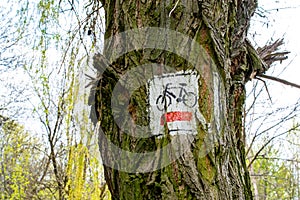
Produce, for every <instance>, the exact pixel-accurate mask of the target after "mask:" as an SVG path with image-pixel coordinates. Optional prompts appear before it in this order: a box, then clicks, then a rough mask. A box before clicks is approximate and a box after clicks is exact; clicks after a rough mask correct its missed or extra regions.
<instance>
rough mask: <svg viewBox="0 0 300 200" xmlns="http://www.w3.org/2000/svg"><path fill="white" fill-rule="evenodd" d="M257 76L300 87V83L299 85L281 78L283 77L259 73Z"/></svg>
mask: <svg viewBox="0 0 300 200" xmlns="http://www.w3.org/2000/svg"><path fill="white" fill-rule="evenodd" d="M256 76H258V77H261V78H265V79H269V80H272V81H277V82H279V83H283V84H285V85H289V86H292V87H295V88H298V89H300V85H298V84H296V83H292V82H289V81H286V80H284V79H281V78H277V77H274V76H269V75H265V74H257V75H256Z"/></svg>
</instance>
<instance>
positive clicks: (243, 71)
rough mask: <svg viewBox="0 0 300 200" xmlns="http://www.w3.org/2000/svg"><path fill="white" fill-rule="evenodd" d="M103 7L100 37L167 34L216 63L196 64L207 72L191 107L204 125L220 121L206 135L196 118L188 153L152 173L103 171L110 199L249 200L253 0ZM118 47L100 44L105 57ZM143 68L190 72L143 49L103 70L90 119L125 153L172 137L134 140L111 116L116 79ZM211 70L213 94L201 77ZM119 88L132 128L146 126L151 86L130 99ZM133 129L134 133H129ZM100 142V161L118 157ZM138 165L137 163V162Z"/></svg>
mask: <svg viewBox="0 0 300 200" xmlns="http://www.w3.org/2000/svg"><path fill="white" fill-rule="evenodd" d="M101 3H102V5H103V6H104V9H105V22H106V32H105V39H106V40H108V38H110V37H112V36H114V35H116V34H119V33H122V32H124V31H127V30H131V29H139V28H144V27H159V28H164V29H170V30H173V31H176V32H180V33H182V34H183V35H186V36H188V37H189V38H191V39H193V40H194V41H196V42H197V43H198V44H200V45H201V46H202V47H203V49H204V50H205V53H206V54H207V55H209V56H210V57H211V58H212V60H213V63H215V65H216V68H215V69H214V67H213V64H211V63H209V62H207V61H205V62H203V63H204V64H203V63H201V65H202V64H203V65H207V66H206V68H205V69H206V70H207V71H204V72H203V73H202V72H201V73H202V74H200V78H199V81H198V83H197V82H195V83H194V84H195V85H198V86H197V87H199V89H198V98H197V100H198V101H197V104H199V109H200V111H201V113H202V115H203V117H204V118H205V120H206V121H207V122H208V123H214V124H219V125H218V128H216V125H213V126H214V127H213V128H212V132H209V128H207V127H205V125H204V124H203V123H201V122H199V121H197V135H196V139H195V140H194V141H192V143H191V144H189V147H188V151H187V152H186V153H184V154H183V155H181V156H180V157H179V158H178V159H176V160H174V161H172V162H171V163H170V164H169V165H168V166H165V167H162V168H158V169H157V170H154V171H150V170H149V171H148V172H146V173H132V172H128V171H127V172H126V171H125V172H124V171H122V170H118V169H120V168H119V167H120V166H105V178H106V181H107V184H108V186H109V190H110V191H111V194H112V197H113V199H128V200H131V199H172V200H174V199H226V200H229V199H233V200H236V199H253V197H252V192H251V183H250V178H249V174H248V169H247V167H246V163H245V151H244V137H245V136H244V132H243V131H244V130H243V106H244V103H245V83H246V82H247V81H248V80H249V79H250V76H251V75H253V73H255V72H257V71H260V70H263V69H262V66H263V65H262V63H261V61H260V59H259V57H258V56H257V53H256V51H255V50H254V49H253V48H252V47H251V45H250V44H249V42H248V41H247V39H246V35H247V30H248V27H249V23H250V18H251V16H252V15H253V13H254V10H255V9H256V6H257V5H256V0H234V1H233V0H229V1H227V0H226V1H225V0H165V1H158V0H148V1H144V0H136V1H121V0H115V1H105V0H103V1H101ZM121 39H124V40H126V38H121ZM150 39H153V38H150ZM157 39H159V38H157ZM137 40H138V38H137ZM146 40H147V39H146ZM182 45H185V44H182ZM187 45H188V44H187ZM119 46H122V40H118V39H117V40H112V42H110V43H106V44H105V46H104V53H103V54H104V55H106V54H110V53H109V52H110V51H111V49H114V48H117V47H119ZM190 48H193V47H192V46H190ZM199 56H200V55H199ZM108 62H112V61H111V60H109V61H108ZM103 63H105V62H104V61H103V58H101V56H100V55H96V56H95V57H94V65H95V67H96V68H98V69H100V70H101V69H104V67H105V66H104V64H103ZM149 63H156V64H161V65H166V66H170V67H171V68H173V69H174V70H175V71H182V70H188V69H193V67H192V66H191V63H189V62H188V61H187V60H186V59H184V58H182V57H181V56H179V55H176V54H175V53H172V52H168V51H165V50H162V49H147V48H145V49H137V50H135V51H131V52H127V53H126V54H124V55H121V56H120V57H118V58H117V59H116V60H115V61H113V63H112V64H111V65H109V66H108V67H106V68H105V70H103V71H102V72H101V73H102V76H101V78H102V79H101V80H100V81H99V83H98V87H97V91H96V104H95V105H96V107H95V109H96V115H97V118H98V120H99V123H100V127H101V129H102V130H103V132H104V133H105V137H107V138H108V139H109V140H110V141H111V142H113V143H114V144H115V145H116V146H118V147H120V148H121V149H123V150H128V151H132V152H147V151H152V150H154V149H156V148H159V147H163V146H164V145H166V144H167V142H168V141H169V140H170V138H172V137H176V136H170V134H169V132H168V130H167V131H165V132H164V134H166V135H168V137H156V136H154V137H150V138H135V137H132V136H130V135H128V134H126V133H125V131H124V130H123V129H122V128H120V127H119V126H118V125H117V123H116V121H118V119H117V118H118V117H115V116H114V114H113V113H112V110H111V101H117V103H118V102H121V101H122V98H121V97H120V99H117V100H116V99H113V98H112V91H113V89H114V86H115V85H116V84H117V82H118V80H119V79H120V77H121V76H122V75H124V74H125V73H127V72H128V71H129V70H131V69H134V68H135V67H137V66H141V65H145V64H149ZM149 73H151V72H149ZM213 73H217V76H218V77H220V84H221V86H220V88H219V89H218V90H214V89H211V88H210V87H211V83H212V82H213V80H212V79H211V80H207V79H209V78H211V77H212V75H211V74H213ZM137 76H138V75H137ZM143 76H144V75H143ZM187 76H188V75H187ZM148 83H149V81H148ZM120 91H122V92H123V93H122V92H121V93H122V95H121V96H123V97H126V98H128V96H130V103H129V106H128V107H127V111H128V112H129V113H130V115H131V117H132V121H131V122H130V123H133V124H137V125H149V123H150V122H149V120H150V119H149V117H148V115H149V113H148V112H150V111H149V106H151V105H149V102H148V101H149V97H148V95H149V88H147V87H146V86H142V87H140V88H139V89H137V90H135V91H134V92H133V93H132V94H130V93H129V92H128V91H126V88H125V89H124V91H123V90H120ZM222 95H224V96H222ZM126 98H125V99H126ZM170 98H172V97H170ZM221 98H222V99H221ZM223 98H224V99H223ZM220 99H221V100H220ZM157 101H158V100H157ZM178 101H179V100H178ZM214 101H222V102H223V103H224V109H223V111H222V112H223V113H221V115H222V116H223V117H221V118H217V117H216V116H214V113H217V112H216V111H215V110H217V109H220V108H214V106H215V105H216V104H214ZM120 112H121V111H120ZM212 113H213V114H212ZM114 117H115V118H114ZM214 117H215V121H214V120H213V119H212V118H214ZM216 120H217V121H216ZM125 121H126V120H125ZM125 121H124V122H123V123H126V122H125ZM200 121H201V120H200ZM128 123H129V122H128ZM220 124H221V125H220ZM165 129H168V126H165ZM131 131H132V133H131V134H134V132H135V129H132V130H131ZM169 131H170V130H169ZM153 134H154V135H155V134H157V133H153ZM208 134H212V135H213V138H216V139H215V140H214V147H213V148H212V149H211V150H210V151H209V152H207V154H205V155H204V156H199V152H201V145H203V142H205V141H204V139H203V138H204V137H205V136H207V135H208ZM99 139H100V141H99V145H100V149H102V150H101V153H102V154H101V155H102V158H103V160H114V159H119V158H120V157H118V156H117V155H116V154H111V153H109V149H107V152H105V151H103V148H108V147H107V144H106V143H105V142H104V141H105V140H104V138H103V136H100V138H99ZM160 156H161V157H163V156H164V155H163V154H158V155H157V158H156V159H160V158H159V157H160ZM162 159H164V158H162ZM124 162H125V161H124ZM128 162H131V161H128ZM125 163H126V162H125ZM128 164H131V163H128ZM136 165H143V163H141V162H138V161H137V163H136Z"/></svg>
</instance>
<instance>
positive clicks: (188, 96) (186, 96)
mask: <svg viewBox="0 0 300 200" xmlns="http://www.w3.org/2000/svg"><path fill="white" fill-rule="evenodd" d="M170 85H172V83H167V84H166V86H165V87H164V90H163V92H162V94H161V95H159V96H158V97H157V99H156V106H157V109H158V110H160V111H163V110H166V108H167V107H169V106H170V105H171V104H172V100H173V99H174V100H176V102H178V103H180V102H182V103H183V104H184V105H186V106H187V107H189V108H192V107H194V106H195V105H196V103H197V95H196V94H195V93H193V92H187V91H186V89H185V88H184V87H186V86H187V84H186V83H179V85H180V86H170ZM174 89H179V96H176V95H175V94H174V93H173V92H171V91H170V90H174Z"/></svg>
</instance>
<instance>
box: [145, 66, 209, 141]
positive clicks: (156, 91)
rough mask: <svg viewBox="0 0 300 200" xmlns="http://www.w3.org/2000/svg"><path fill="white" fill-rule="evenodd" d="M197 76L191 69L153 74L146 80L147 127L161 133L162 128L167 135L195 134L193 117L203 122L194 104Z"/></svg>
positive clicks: (196, 104)
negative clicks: (158, 74)
mask: <svg viewBox="0 0 300 200" xmlns="http://www.w3.org/2000/svg"><path fill="white" fill-rule="evenodd" d="M198 80H199V76H198V75H197V73H195V72H193V71H192V70H189V71H180V72H176V73H170V74H164V75H161V76H155V77H154V78H153V79H151V80H149V81H148V85H149V94H148V98H149V103H150V108H149V116H150V129H151V131H152V134H153V135H158V136H162V135H163V133H164V128H165V127H166V126H167V128H168V129H169V131H170V134H171V135H176V134H197V127H196V118H197V119H198V120H199V121H200V122H201V123H202V124H203V125H205V124H206V122H205V119H204V117H203V115H202V114H201V113H200V111H199V105H198V99H199V98H198V93H199V90H198V87H199V86H198Z"/></svg>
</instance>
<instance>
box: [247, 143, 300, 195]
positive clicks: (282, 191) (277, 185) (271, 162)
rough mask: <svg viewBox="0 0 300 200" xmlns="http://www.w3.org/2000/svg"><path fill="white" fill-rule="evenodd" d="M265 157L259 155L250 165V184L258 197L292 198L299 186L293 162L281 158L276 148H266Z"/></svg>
mask: <svg viewBox="0 0 300 200" xmlns="http://www.w3.org/2000/svg"><path fill="white" fill-rule="evenodd" d="M266 155H267V157H265V156H261V157H259V158H258V159H257V160H256V161H255V162H254V163H253V165H252V166H251V170H250V171H251V172H250V173H251V176H252V184H253V190H254V193H255V196H256V197H257V198H259V199H268V200H273V199H274V200H277V199H294V198H296V197H297V194H295V191H296V190H297V187H299V183H297V179H296V176H295V175H296V174H295V173H296V171H295V168H294V166H295V163H294V162H293V161H292V160H289V159H281V158H280V157H279V153H278V151H277V150H275V149H273V147H269V148H268V152H267V153H266Z"/></svg>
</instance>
